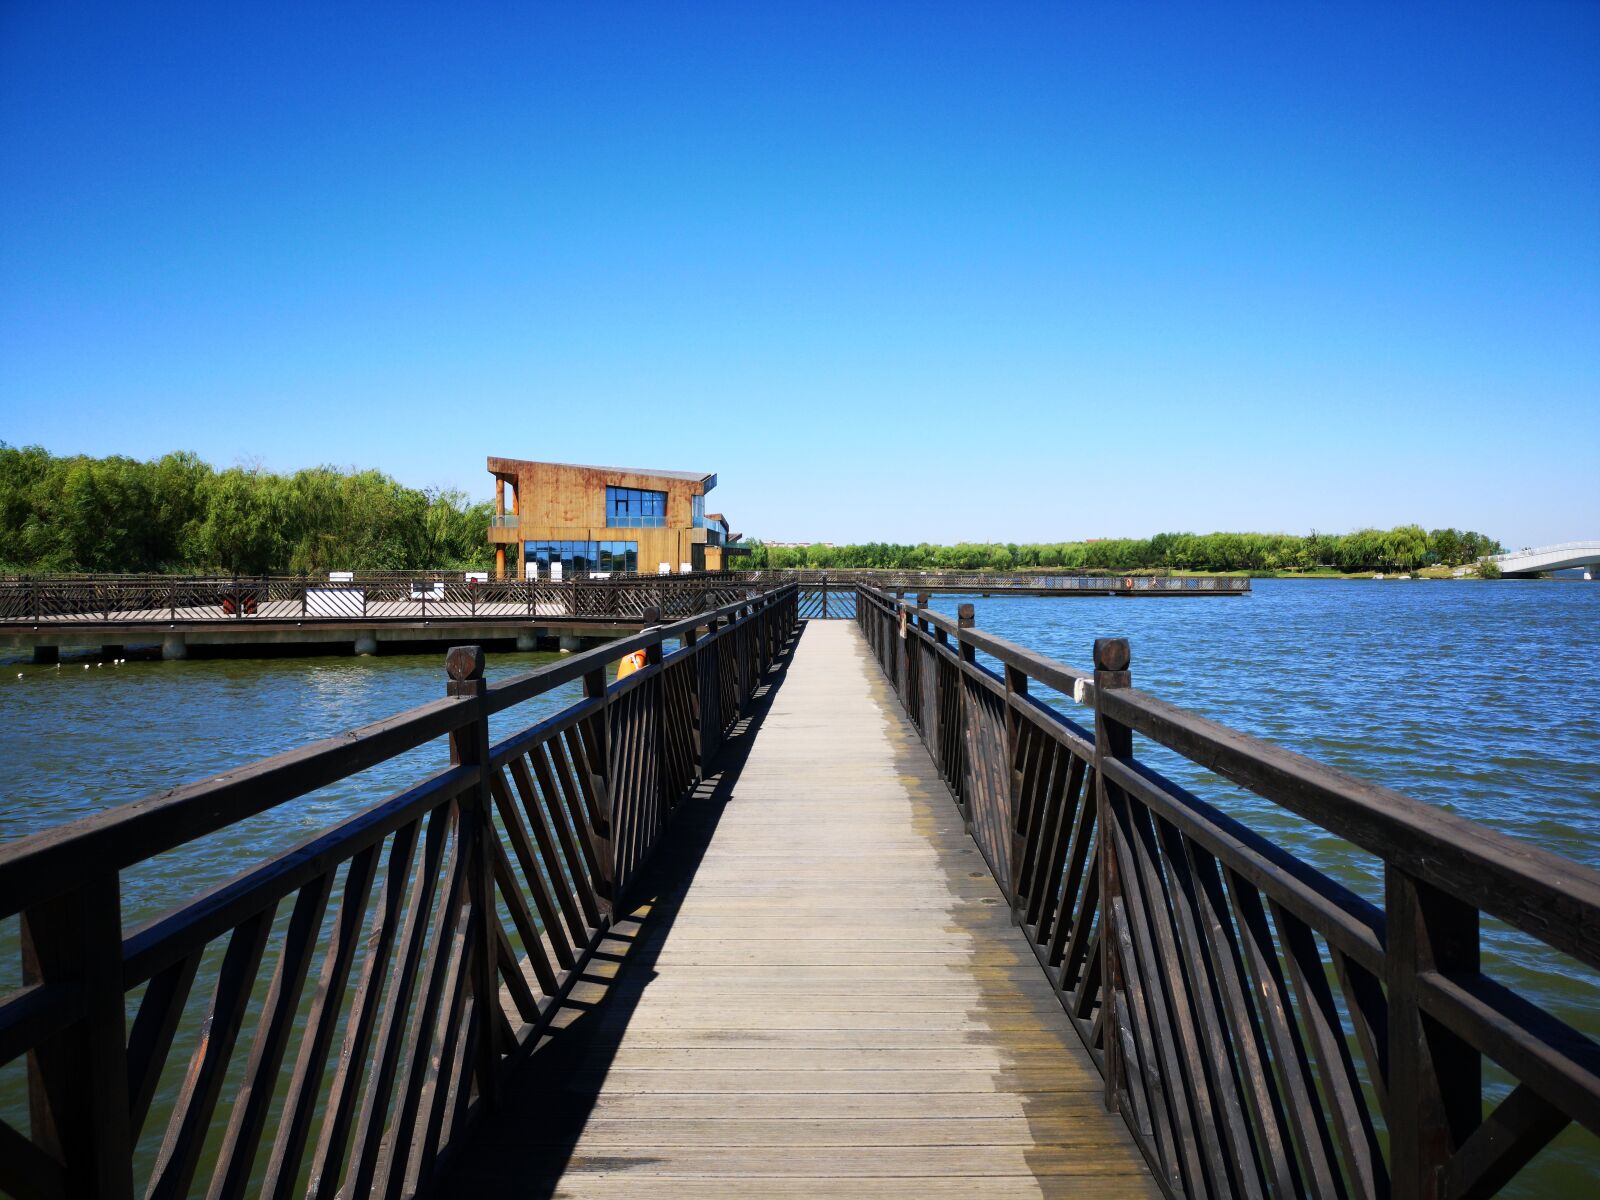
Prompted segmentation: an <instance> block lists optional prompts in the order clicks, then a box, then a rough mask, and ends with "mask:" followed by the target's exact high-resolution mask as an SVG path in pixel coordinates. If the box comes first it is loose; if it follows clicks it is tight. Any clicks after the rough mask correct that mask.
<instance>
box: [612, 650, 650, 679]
mask: <svg viewBox="0 0 1600 1200" xmlns="http://www.w3.org/2000/svg"><path fill="white" fill-rule="evenodd" d="M644 661H645V660H644V651H643V650H635V651H634V652H633V653H632V654H625V655H623V656H622V661H621V662H619V663H618V664H617V678H618V679H626V678H627V677H628V676H629V675H632V674H633V673H634V672H635V671H642V670H644Z"/></svg>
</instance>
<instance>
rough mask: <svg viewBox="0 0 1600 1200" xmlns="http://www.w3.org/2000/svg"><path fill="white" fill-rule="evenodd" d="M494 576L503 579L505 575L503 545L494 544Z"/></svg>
mask: <svg viewBox="0 0 1600 1200" xmlns="http://www.w3.org/2000/svg"><path fill="white" fill-rule="evenodd" d="M494 577H495V578H496V579H504V578H505V577H506V548H505V547H504V546H496V547H495V548H494Z"/></svg>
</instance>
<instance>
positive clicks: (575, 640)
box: [561, 633, 583, 654]
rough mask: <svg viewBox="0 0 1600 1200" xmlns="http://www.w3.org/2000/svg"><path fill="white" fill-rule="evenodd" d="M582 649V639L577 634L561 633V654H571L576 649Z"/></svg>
mask: <svg viewBox="0 0 1600 1200" xmlns="http://www.w3.org/2000/svg"><path fill="white" fill-rule="evenodd" d="M582 649H583V639H582V638H580V637H579V636H578V635H577V634H575V633H563V634H562V635H561V653H563V654H571V653H573V652H574V651H576V650H582Z"/></svg>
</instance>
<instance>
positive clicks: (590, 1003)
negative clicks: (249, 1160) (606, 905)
mask: <svg viewBox="0 0 1600 1200" xmlns="http://www.w3.org/2000/svg"><path fill="white" fill-rule="evenodd" d="M804 632H805V626H804V625H802V626H801V628H800V630H799V632H797V633H796V634H795V636H794V637H793V638H791V639H790V640H789V642H788V644H787V645H786V646H785V647H784V649H783V652H782V653H781V654H780V655H779V656H778V659H777V661H776V662H775V663H774V664H773V666H772V668H771V669H770V670H769V672H768V674H767V677H766V679H765V680H763V681H762V683H761V685H760V686H759V687H758V688H757V689H756V691H755V693H754V697H753V699H752V702H751V705H750V710H749V712H747V713H746V714H745V715H744V716H743V717H741V718H740V720H739V721H738V723H737V724H736V725H735V726H734V728H733V730H732V732H731V733H730V734H729V736H728V739H727V741H726V742H725V743H724V746H723V750H722V754H721V757H720V763H719V767H720V769H719V770H718V771H717V772H716V773H715V774H713V775H711V776H709V777H707V778H706V779H705V780H704V781H703V782H702V783H701V784H700V786H699V787H697V788H696V789H695V792H694V795H693V796H692V798H691V799H690V800H689V801H688V802H687V803H686V804H685V805H684V807H683V808H682V809H681V810H680V811H679V813H678V814H677V817H676V819H675V820H674V822H673V824H672V827H671V829H670V830H669V831H668V833H667V835H666V837H665V838H664V839H663V840H662V842H661V843H660V845H658V846H657V848H656V850H655V853H654V854H653V856H652V857H651V860H650V862H649V863H648V864H647V865H646V867H645V868H644V870H643V871H642V872H641V873H640V874H639V875H638V876H637V877H636V879H635V881H634V884H633V895H632V896H631V897H630V898H629V901H628V904H629V909H628V911H627V914H626V915H625V916H622V917H619V918H618V920H617V922H616V924H615V925H614V926H613V928H612V930H611V931H610V933H609V934H608V936H607V937H606V939H605V941H604V942H602V943H601V945H600V947H599V949H598V950H596V952H595V954H594V956H593V958H592V959H591V960H590V962H589V964H588V966H587V967H586V968H585V969H584V973H583V975H582V976H581V977H580V981H579V983H578V984H577V985H576V986H575V987H574V988H573V991H572V994H571V997H570V998H569V999H568V1001H567V1003H566V1004H565V1005H564V1006H563V1012H562V1013H561V1014H559V1015H558V1016H557V1017H556V1019H555V1021H554V1022H552V1031H551V1033H550V1034H549V1035H548V1037H547V1038H546V1041H545V1043H544V1044H543V1045H541V1046H540V1047H539V1049H538V1051H537V1052H536V1053H535V1054H534V1055H533V1057H532V1059H531V1060H530V1061H529V1062H528V1063H526V1064H525V1065H524V1067H523V1069H522V1070H521V1071H520V1072H518V1074H517V1075H516V1077H515V1078H514V1080H513V1081H512V1082H511V1084H510V1086H509V1087H508V1088H507V1089H506V1093H505V1095H504V1096H503V1097H502V1100H501V1104H500V1107H499V1109H498V1111H497V1112H495V1113H494V1114H492V1115H491V1116H489V1117H488V1119H487V1120H486V1121H484V1123H483V1124H482V1125H481V1126H480V1127H479V1128H478V1129H476V1130H474V1131H473V1133H472V1135H471V1136H469V1138H468V1141H467V1144H466V1145H464V1146H463V1147H462V1148H461V1152H460V1153H459V1155H457V1156H456V1158H455V1161H454V1163H453V1170H451V1171H448V1172H447V1173H446V1175H445V1177H444V1179H443V1180H442V1182H441V1183H440V1185H439V1186H438V1187H437V1188H436V1189H435V1190H434V1191H433V1192H432V1195H434V1196H440V1197H443V1196H463V1197H466V1196H512V1195H514V1196H516V1197H519V1198H525V1200H538V1198H540V1197H550V1196H553V1195H555V1193H556V1190H557V1188H558V1186H559V1184H560V1182H561V1177H562V1174H563V1172H564V1171H565V1169H566V1166H567V1163H568V1161H569V1160H570V1159H571V1157H572V1152H573V1150H574V1148H575V1147H576V1146H577V1143H578V1140H579V1138H581V1137H582V1135H583V1131H584V1127H585V1126H586V1125H587V1123H588V1121H589V1118H590V1115H591V1114H592V1113H593V1111H594V1107H595V1102H596V1099H597V1097H598V1094H599V1086H598V1084H597V1083H596V1082H595V1080H596V1079H601V1080H603V1079H604V1077H605V1075H606V1073H607V1072H608V1071H609V1069H610V1066H611V1063H612V1061H613V1060H614V1059H615V1057H616V1053H617V1049H618V1047H619V1046H620V1044H621V1042H622V1039H623V1037H624V1035H625V1034H626V1033H627V1031H628V1024H629V1018H630V1016H631V1015H632V1013H633V1010H634V1009H635V1008H636V1007H637V1006H638V1004H639V1002H640V1000H642V999H643V997H644V995H645V985H647V984H648V983H649V981H651V980H652V979H654V978H655V977H656V970H655V964H656V958H657V957H658V956H659V954H660V952H661V948H662V946H663V944H664V943H665V942H666V939H667V935H668V933H670V932H671V929H672V925H673V922H674V921H675V920H676V918H677V915H678V910H679V906H680V905H681V903H682V901H683V898H684V895H685V893H686V892H687V891H688V889H689V885H690V884H691V883H692V882H693V880H694V876H695V872H696V871H697V870H698V869H699V867H700V862H701V860H702V859H703V858H704V857H705V853H706V850H707V848H708V847H709V846H710V845H711V841H712V838H713V837H714V836H715V834H716V830H717V824H718V822H719V821H720V820H721V819H722V814H723V811H724V809H725V808H726V806H727V803H728V801H729V800H730V799H731V798H732V796H733V791H734V786H735V784H737V782H738V780H739V777H740V775H741V773H742V772H743V770H744V767H745V763H746V762H747V761H748V760H749V757H750V750H751V747H752V746H753V744H754V742H755V738H756V734H757V732H758V731H759V730H760V728H761V723H762V721H763V720H764V719H765V717H766V715H767V713H768V712H769V711H770V710H771V708H772V702H773V698H774V696H775V695H776V694H777V691H778V689H779V688H781V687H782V686H783V681H784V678H785V676H786V674H787V672H788V669H789V664H790V663H791V662H792V661H793V659H794V652H795V647H796V646H797V645H798V643H799V641H800V638H801V637H802V636H804ZM580 1078H581V1081H582V1082H581V1083H580V1082H576V1081H578V1080H579V1079H580ZM628 1165H629V1166H634V1167H636V1166H637V1165H638V1159H637V1157H630V1158H629V1159H628Z"/></svg>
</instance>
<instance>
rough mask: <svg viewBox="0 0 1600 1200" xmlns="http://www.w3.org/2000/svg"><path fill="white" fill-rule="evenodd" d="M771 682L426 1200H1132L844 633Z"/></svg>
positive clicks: (993, 900) (835, 625) (1096, 1108)
mask: <svg viewBox="0 0 1600 1200" xmlns="http://www.w3.org/2000/svg"><path fill="white" fill-rule="evenodd" d="M778 679H779V681H778V682H777V683H775V684H773V685H771V686H770V687H769V688H768V689H767V694H766V695H765V696H764V697H762V698H760V699H759V700H758V703H757V705H756V709H755V712H754V716H753V717H752V720H751V721H750V722H749V723H748V727H747V728H745V729H744V730H743V731H742V733H741V735H740V736H738V737H736V738H735V740H734V741H733V743H732V744H731V745H730V748H729V750H728V752H727V753H726V755H725V763H724V769H723V771H722V774H721V775H720V776H718V777H716V778H713V779H712V780H709V781H708V782H707V785H706V786H705V787H704V788H703V789H702V793H701V794H700V795H698V796H697V797H696V798H695V799H694V800H693V801H691V802H690V804H689V807H688V809H687V811H685V812H684V813H683V814H682V815H681V816H680V817H679V819H678V821H677V823H676V825H675V827H674V829H673V832H672V834H671V836H670V837H669V838H668V839H667V840H666V841H665V842H664V843H663V844H662V846H661V847H660V848H659V850H658V851H657V853H656V858H655V861H654V863H653V865H652V867H651V868H650V869H649V870H648V871H647V872H646V874H644V875H642V876H641V877H640V878H639V879H638V881H637V883H636V885H635V892H634V895H635V897H636V898H637V900H638V901H639V905H638V908H637V909H636V910H635V911H633V912H632V913H630V914H629V919H627V920H623V921H620V922H619V923H618V924H617V926H616V928H615V930H614V934H613V936H612V937H611V938H609V939H608V940H607V941H606V942H605V943H603V944H602V946H601V948H600V951H599V953H598V954H597V955H596V957H595V959H594V960H592V962H591V964H590V966H589V968H588V971H587V973H586V975H585V977H584V980H583V982H582V983H580V984H579V985H578V987H577V988H576V989H575V990H574V993H573V1001H574V1003H573V1005H572V1006H571V1007H570V1008H569V1010H568V1011H566V1012H565V1013H564V1014H563V1016H562V1017H561V1018H559V1019H558V1021H557V1022H556V1024H557V1025H558V1026H560V1028H559V1029H558V1030H557V1031H556V1032H555V1033H554V1035H553V1037H552V1039H551V1041H550V1042H549V1044H547V1045H546V1046H545V1047H544V1048H542V1049H541V1050H540V1051H539V1053H537V1054H536V1055H535V1057H534V1061H533V1062H532V1063H531V1064H530V1065H529V1068H528V1069H527V1070H526V1071H524V1072H523V1077H522V1079H521V1080H520V1081H519V1082H518V1084H517V1085H516V1086H515V1087H514V1088H513V1089H512V1091H511V1092H510V1094H509V1095H508V1096H507V1097H506V1099H505V1100H504V1101H503V1103H502V1104H501V1106H500V1107H499V1109H498V1110H497V1112H496V1113H495V1114H493V1115H492V1116H491V1117H490V1118H489V1120H488V1121H487V1122H486V1123H485V1124H484V1125H483V1126H482V1127H480V1129H479V1131H478V1132H477V1134H476V1135H475V1137H474V1139H473V1140H472V1141H471V1142H470V1143H469V1144H468V1145H467V1146H466V1147H465V1149H464V1153H463V1154H462V1155H461V1156H460V1157H459V1158H458V1159H457V1161H456V1164H455V1168H456V1169H455V1170H454V1171H453V1172H452V1173H451V1175H450V1176H449V1177H448V1179H447V1183H446V1186H445V1187H444V1188H442V1189H441V1190H442V1191H443V1192H444V1193H445V1194H450V1195H461V1196H475V1195H483V1196H488V1195H495V1196H561V1197H572V1198H574V1200H587V1198H590V1197H615V1196H627V1197H630V1198H641V1200H649V1198H650V1197H732V1196H741V1197H743V1196H785V1197H787V1196H802V1195H804V1196H836V1197H847V1196H848V1197H874V1196H906V1197H912V1196H915V1197H955V1196H993V1197H1022V1196H1068V1195H1071V1196H1085V1197H1088V1196H1092V1197H1101V1196H1107V1197H1123V1196H1140V1197H1144V1196H1156V1195H1158V1194H1159V1192H1158V1191H1157V1189H1156V1187H1155V1185H1154V1184H1153V1182H1152V1181H1151V1179H1150V1176H1149V1172H1148V1169H1147V1168H1146V1166H1145V1164H1144V1160H1143V1159H1142V1158H1141V1157H1140V1155H1139V1153H1138V1151H1137V1150H1136V1149H1135V1148H1134V1146H1133V1143H1132V1141H1131V1140H1130V1139H1129V1137H1128V1136H1127V1134H1126V1132H1125V1130H1124V1129H1123V1127H1122V1124H1121V1121H1120V1119H1119V1118H1116V1117H1114V1116H1111V1115H1108V1114H1107V1113H1106V1112H1105V1111H1104V1109H1103V1107H1102V1103H1101V1095H1102V1088H1103V1084H1102V1081H1101V1078H1100V1075H1099V1074H1098V1072H1097V1071H1096V1070H1095V1068H1094V1065H1093V1064H1092V1063H1091V1062H1090V1060H1089V1058H1088V1057H1087V1055H1086V1054H1085V1053H1084V1052H1083V1050H1082V1047H1081V1044H1080V1043H1079V1041H1078V1039H1077V1035H1076V1034H1075V1033H1074V1032H1073V1031H1072V1029H1071V1028H1070V1026H1069V1025H1068V1023H1067V1019H1066V1017H1065V1015H1064V1014H1063V1012H1062V1010H1061V1006H1060V1004H1059V1002H1058V1001H1057V1000H1056V998H1055V997H1054V996H1053V995H1052V993H1051V990H1050V988H1049V986H1048V984H1047V983H1046V981H1045V979H1044V977H1043V975H1042V974H1041V972H1040V969H1039V966H1038V963H1037V961H1036V960H1035V959H1034V956H1033V954H1032V953H1031V952H1030V950H1029V948H1028V946H1027V944H1026V943H1025V941H1024V940H1023V937H1022V935H1021V933H1020V932H1019V931H1018V930H1017V929H1016V928H1014V927H1013V926H1012V925H1011V922H1010V917H1009V913H1008V911H1007V908H1006V904H1005V901H1004V899H1003V897H1002V895H1001V892H1000V890H999V888H998V887H997V885H996V884H995V881H994V880H993V878H992V877H991V876H990V874H989V872H988V869H987V868H986V866H985V864H984V862H983V859H982V858H981V857H980V855H979V854H978V851H977V849H976V847H975V846H974V844H973V841H972V839H971V837H969V836H968V835H967V834H966V833H965V832H964V831H963V829H962V824H961V818H960V815H959V813H958V812H957V810H956V808H955V806H954V805H953V804H952V802H951V799H950V796H949V792H948V791H947V789H946V788H945V785H944V784H943V783H942V782H941V781H940V779H939V777H938V775H937V773H936V771H935V768H934V765H933V763H932V761H931V760H930V759H929V757H928V753H927V751H926V750H925V749H924V748H923V746H922V743H921V742H920V740H919V739H918V736H917V733H916V730H915V729H914V728H913V727H912V726H911V725H910V723H909V722H908V721H907V720H906V719H905V717H904V715H903V713H902V712H901V710H900V708H899V705H898V702H897V701H896V700H895V699H894V696H893V695H892V693H891V692H890V691H889V689H888V687H887V685H886V683H885V681H884V679H883V677H882V675H881V673H880V671H879V669H878V667H877V665H876V663H875V662H874V661H873V660H872V658H871V657H870V652H869V651H868V649H867V647H866V644H865V641H864V639H863V638H862V636H861V634H860V632H859V631H858V629H857V627H856V625H855V624H854V623H853V622H843V621H838V622H823V621H813V622H811V623H809V624H808V626H807V627H806V628H805V631H804V633H803V634H802V635H801V636H800V638H799V639H798V641H797V642H796V643H795V646H794V650H793V653H792V657H791V658H790V660H789V662H788V664H787V667H786V669H785V670H783V671H782V673H781V674H780V676H779V677H778Z"/></svg>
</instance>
